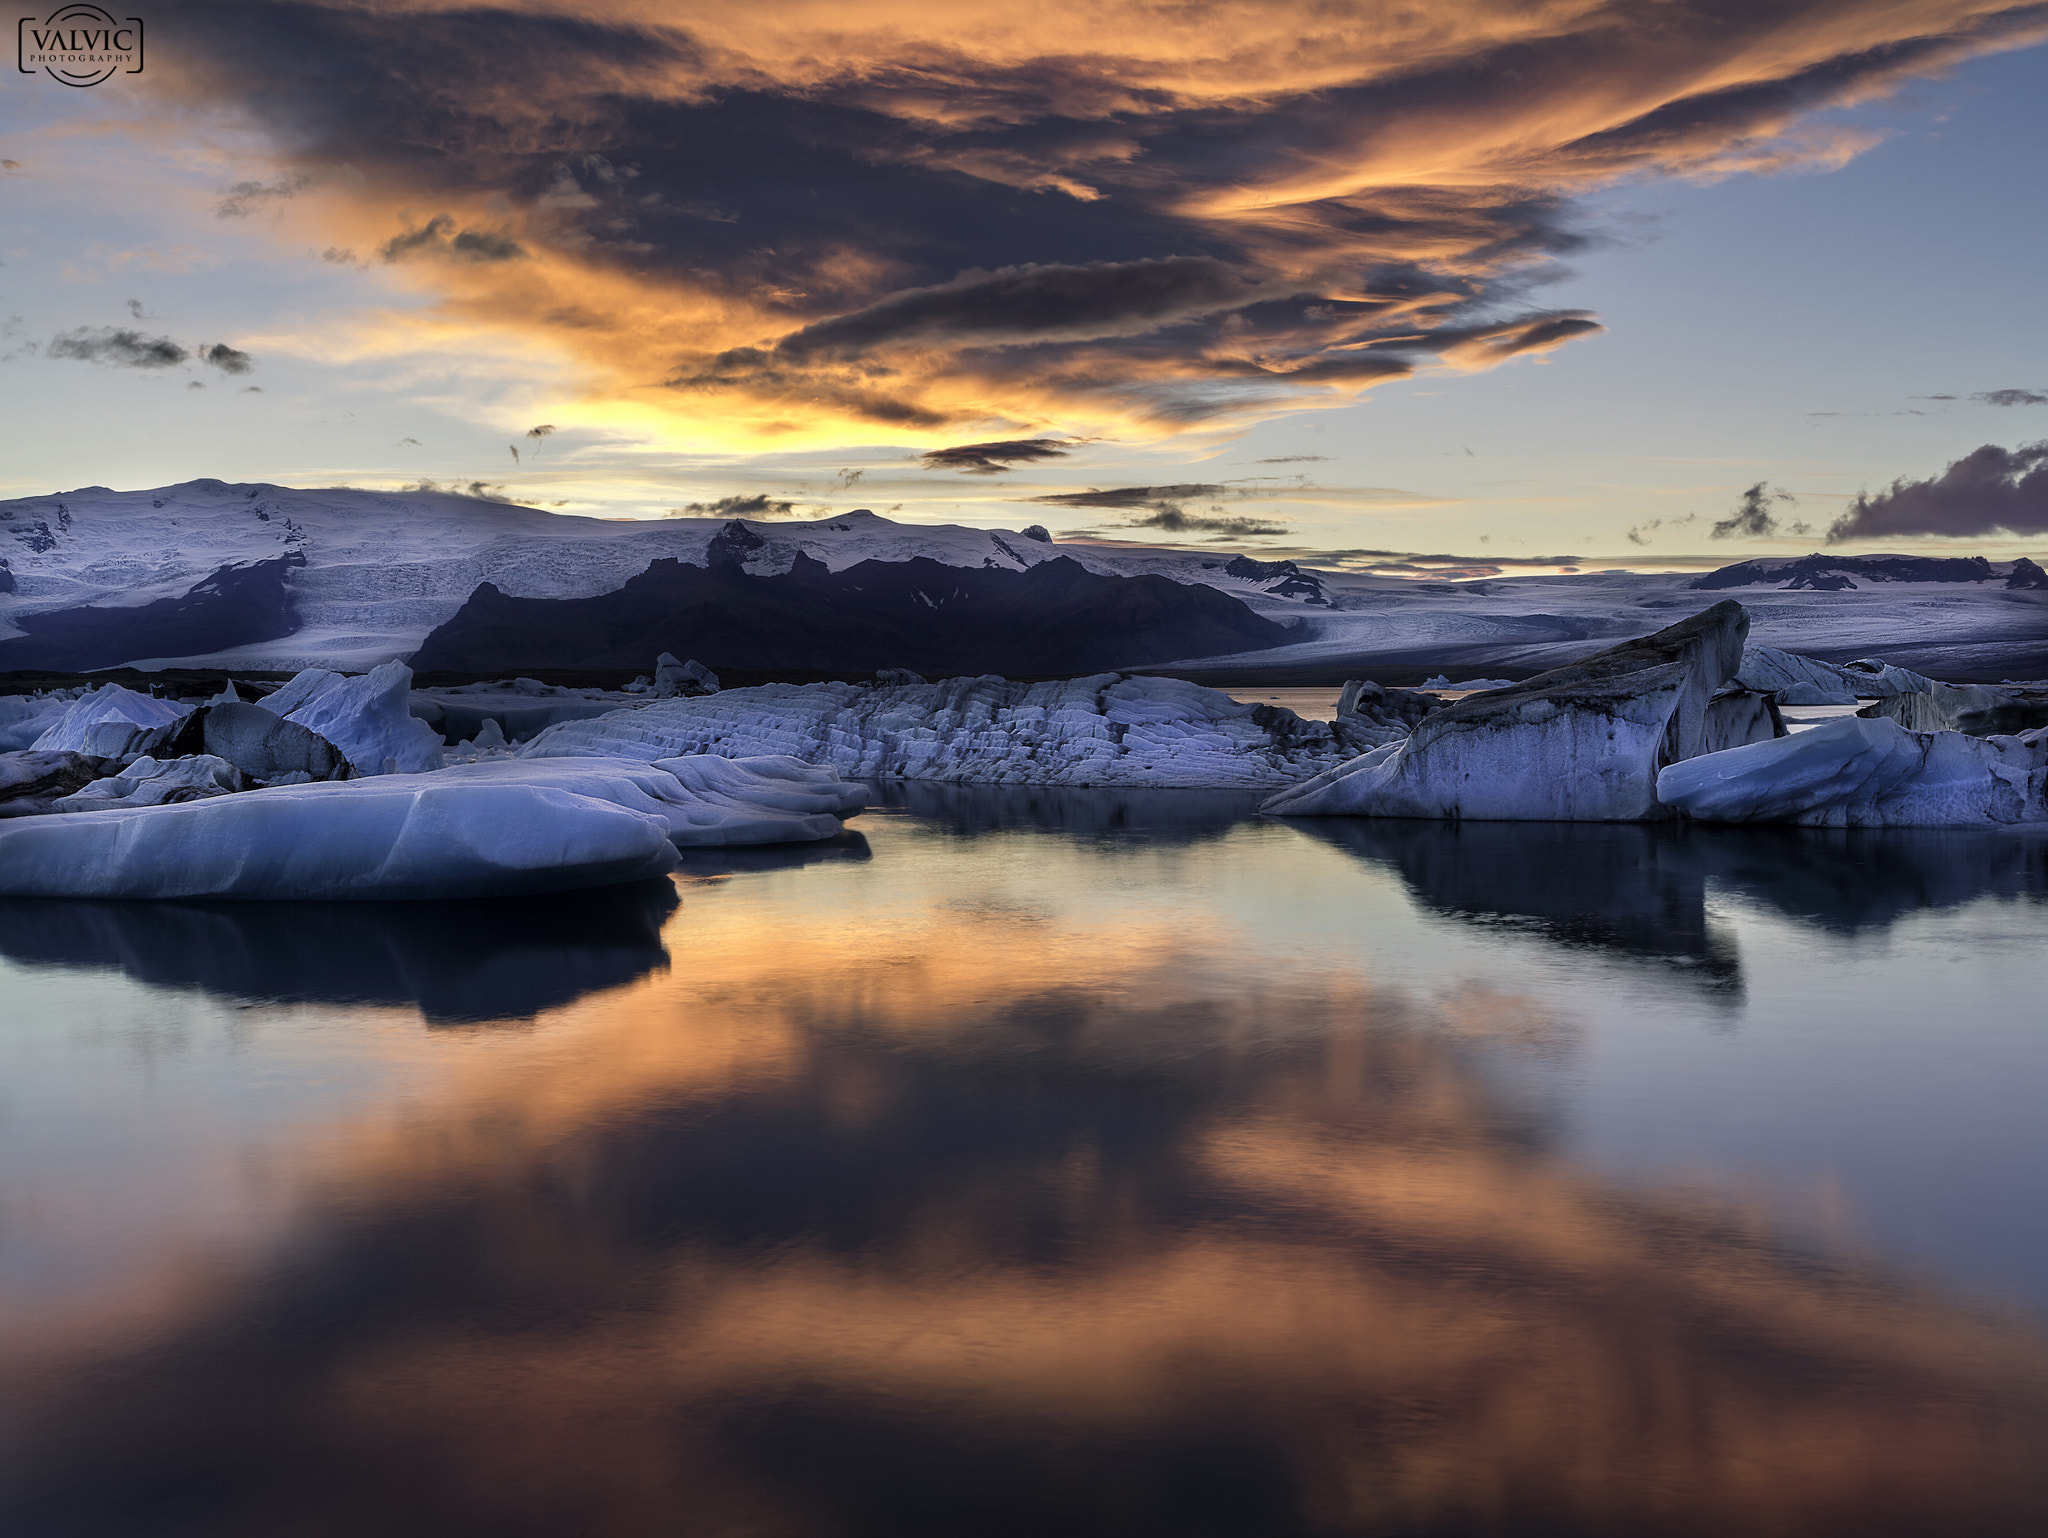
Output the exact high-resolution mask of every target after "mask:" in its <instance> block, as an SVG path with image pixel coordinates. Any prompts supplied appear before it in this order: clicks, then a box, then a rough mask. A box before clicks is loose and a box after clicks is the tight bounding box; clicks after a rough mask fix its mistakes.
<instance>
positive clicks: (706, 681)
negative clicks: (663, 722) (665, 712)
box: [654, 652, 718, 700]
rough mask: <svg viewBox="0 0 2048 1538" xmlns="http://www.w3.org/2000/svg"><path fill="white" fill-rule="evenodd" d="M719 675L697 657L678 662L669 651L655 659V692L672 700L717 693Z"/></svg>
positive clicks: (659, 696)
mask: <svg viewBox="0 0 2048 1538" xmlns="http://www.w3.org/2000/svg"><path fill="white" fill-rule="evenodd" d="M717 692H718V675H717V674H716V673H714V672H712V671H711V669H709V668H707V667H706V666H704V664H703V663H701V662H699V661H698V660H697V659H696V658H695V657H692V658H691V659H690V660H689V661H688V662H678V661H677V660H676V659H675V658H674V657H673V656H671V655H670V654H669V653H667V652H663V653H662V654H661V655H660V656H659V657H657V658H656V659H655V661H654V694H655V697H656V698H657V699H664V700H672V699H675V698H677V697H679V696H683V695H698V694H716V693H717Z"/></svg>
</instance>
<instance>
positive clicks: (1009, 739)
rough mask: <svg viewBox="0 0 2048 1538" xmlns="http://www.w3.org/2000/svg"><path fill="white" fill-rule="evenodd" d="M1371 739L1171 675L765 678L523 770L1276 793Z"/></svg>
mask: <svg viewBox="0 0 2048 1538" xmlns="http://www.w3.org/2000/svg"><path fill="white" fill-rule="evenodd" d="M1375 740H1377V739H1376V738H1375V737H1373V736H1371V735H1363V734H1354V733H1353V732H1352V730H1351V728H1350V727H1348V726H1347V725H1346V724H1345V723H1343V722H1338V723H1326V722H1322V721H1304V720H1302V719H1301V717H1299V716H1297V715H1296V714H1295V713H1294V712H1293V711H1291V710H1281V709H1277V708H1275V707H1273V706H1270V705H1243V704H1239V703H1238V702H1237V701H1236V700H1233V699H1232V698H1230V696H1229V695H1227V694H1223V693H1220V692H1218V691H1217V690H1214V689H1204V688H1202V687H1200V686H1199V685H1196V684H1190V683H1183V682H1181V681H1180V680H1178V679H1173V678H1142V677H1130V676H1127V675H1122V674H1117V673H1098V674H1095V675H1093V676H1091V677H1087V678H1071V679H1063V680H1060V681H1058V682H1053V683H1037V684H1024V683H1011V682H1008V681H1006V680H1004V679H1001V678H994V677H984V678H953V679H947V680H945V681H943V682H941V683H935V684H903V685H890V686H884V687H875V686H870V685H859V684H839V683H828V684H764V685H762V686H761V687H759V688H753V689H728V690H726V691H725V692H723V693H721V694H714V695H709V696H705V697H702V698H697V699H672V700H659V701H655V702H652V703H649V704H645V705H633V706H628V707H626V708H625V709H623V710H616V711H613V712H612V713H611V714H610V715H607V716H601V717H599V718H598V719H596V720H594V721H568V722H563V723H562V724H560V725H558V726H551V727H549V728H548V729H547V730H546V731H544V732H542V733H541V734H540V735H539V736H538V737H536V738H534V740H533V741H532V742H529V743H527V744H526V745H525V746H524V747H523V748H521V749H520V751H519V757H520V759H521V761H525V762H530V761H532V760H534V759H545V758H574V757H617V758H632V759H639V760H642V761H654V760H661V761H663V762H666V761H667V760H669V759H671V758H673V757H678V756H682V755H689V754H712V755H716V756H718V757H721V758H736V759H748V758H753V757H755V756H759V755H776V756H788V757H791V758H795V759H798V760H802V761H805V762H808V763H815V764H826V765H829V766H831V768H832V769H834V770H835V771H837V772H838V773H839V774H840V775H843V776H845V777H846V778H848V779H877V778H881V779H905V780H941V781H949V782H953V783H966V784H991V785H1096V786H1122V785H1128V786H1141V785H1142V786H1158V787H1174V786H1186V787H1211V788H1216V787H1230V788H1237V789H1247V790H1260V789H1275V788H1277V787H1279V786H1282V785H1288V784H1292V783H1294V782H1296V781H1298V780H1301V779H1304V778H1306V777H1307V776H1309V775H1312V774H1315V773H1317V772H1319V771H1321V770H1323V769H1327V768H1331V767H1333V766H1334V765H1337V764H1340V763H1343V762H1345V761H1347V760H1348V759H1350V758H1352V757H1353V756H1354V755H1355V754H1356V753H1358V752H1359V751H1360V749H1361V748H1363V747H1366V746H1368V745H1370V744H1371V742H1373V741H1375Z"/></svg>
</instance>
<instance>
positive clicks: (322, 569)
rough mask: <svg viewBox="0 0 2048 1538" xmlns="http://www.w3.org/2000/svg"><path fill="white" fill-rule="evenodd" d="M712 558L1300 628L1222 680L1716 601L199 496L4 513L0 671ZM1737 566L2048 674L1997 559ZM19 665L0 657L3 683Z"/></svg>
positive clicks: (1851, 629)
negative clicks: (284, 613) (1137, 591)
mask: <svg viewBox="0 0 2048 1538" xmlns="http://www.w3.org/2000/svg"><path fill="white" fill-rule="evenodd" d="M714 541H723V545H722V548H723V549H724V550H725V552H726V553H727V554H728V555H729V556H734V557H736V558H737V559H738V561H739V564H740V565H741V567H742V568H743V569H744V570H745V571H747V572H749V573H751V574H755V575H770V574H775V573H781V572H787V571H788V570H789V568H790V565H791V563H792V562H794V561H795V559H796V557H797V555H798V554H799V552H801V553H802V554H805V555H807V556H809V557H811V558H812V559H814V560H817V561H819V562H821V563H823V564H824V565H825V566H826V567H827V568H828V569H830V570H832V571H843V570H845V569H846V568H847V567H850V566H853V565H855V564H857V563H859V562H861V561H865V560H881V561H908V560H911V559H914V558H919V557H923V558H928V559H931V560H935V561H940V562H943V563H945V564H947V565H951V566H960V567H976V568H992V569H999V570H1007V571H1023V570H1025V569H1027V568H1029V567H1033V566H1036V565H1038V564H1040V563H1042V562H1044V561H1047V560H1052V559H1056V558H1058V557H1061V556H1066V557H1069V558H1072V559H1073V560H1076V561H1078V562H1080V563H1081V564H1082V565H1083V566H1084V567H1086V568H1087V569H1088V570H1089V571H1091V572H1095V573H1098V574H1101V575H1105V576H1140V575H1155V576H1164V577H1167V578H1170V579H1172V580H1173V581H1176V582H1181V583H1188V584H1200V585H1202V586H1206V587H1210V588H1214V589H1215V590H1217V591H1219V592H1223V593H1227V594H1229V595H1230V596H1232V597H1234V598H1237V599H1240V600H1242V601H1243V602H1244V603H1245V604H1246V605H1247V606H1248V607H1249V608H1251V609H1252V610H1253V611H1254V612H1255V613H1257V614H1260V615H1262V616H1265V617H1267V618H1271V619H1275V620H1279V621H1282V622H1287V623H1293V624H1298V625H1300V627H1301V630H1300V634H1301V640H1300V641H1298V642H1296V643H1293V644H1290V645H1286V646H1281V647H1277V648H1273V649H1269V650H1261V651H1254V652H1246V653H1242V654H1238V655H1224V656H1209V657H1189V658H1182V659H1177V660H1176V661H1174V662H1171V663H1163V664H1156V665H1154V667H1153V670H1154V671H1161V670H1165V669H1168V668H1177V669H1181V670H1189V669H1194V668H1202V669H1215V670H1226V671H1227V670H1235V671H1243V672H1257V673H1261V674H1267V675H1271V676H1274V677H1275V678H1276V680H1278V679H1280V678H1281V676H1282V675H1284V674H1286V673H1287V672H1288V670H1290V669H1297V670H1299V669H1313V670H1318V671H1321V672H1329V671H1330V670H1333V669H1334V670H1337V671H1338V672H1339V673H1340V674H1341V673H1342V672H1344V671H1356V672H1361V673H1363V672H1369V671H1370V669H1371V668H1372V667H1373V666H1374V665H1375V663H1378V664H1380V665H1382V666H1391V665H1400V664H1403V663H1406V662H1411V661H1412V662H1415V663H1418V664H1422V665H1426V666H1428V667H1429V668H1430V669H1431V670H1434V669H1435V668H1436V667H1438V666H1445V667H1451V668H1454V669H1463V670H1465V671H1468V672H1470V671H1481V670H1483V669H1485V668H1488V667H1493V666H1501V667H1515V668H1522V669H1538V668H1548V667H1554V666H1557V665H1558V664H1560V663H1562V662H1566V661H1570V660H1573V659H1575V658H1577V657H1581V656H1585V655H1587V654H1589V653H1591V652H1594V651H1597V650H1599V649H1600V648H1601V647H1603V646H1605V645H1608V644H1611V643H1612V642H1614V641H1616V640H1621V639H1625V638H1627V637H1631V636H1639V635H1644V634H1647V633H1649V632H1651V631H1654V630H1657V629H1660V628H1662V627H1663V626H1664V625H1667V624H1669V623H1670V622H1671V621H1672V620H1674V619H1679V618H1682V617H1684V616H1685V615H1687V614H1691V613H1694V612H1696V611H1698V610H1699V609H1701V608H1704V607H1705V606H1706V605H1707V604H1708V603H1710V602H1712V601H1713V598H1714V597H1717V596H1722V594H1721V593H1719V592H1715V593H1708V592H1706V591H1704V590H1702V589H1700V588H1697V587H1695V584H1696V583H1698V582H1700V581H1702V580H1703V579H1701V578H1698V577H1696V576H1693V575H1691V574H1684V573H1680V574H1658V575H1638V574H1630V573H1589V574H1585V575H1580V576H1549V577H1501V578H1491V579H1487V580H1483V581H1475V582H1434V581H1405V580H1400V579H1395V578H1388V577H1372V576H1361V575H1357V574H1352V573H1344V572H1330V571H1311V570H1306V569H1301V568H1297V567H1296V566H1295V565H1293V563H1290V562H1267V561H1258V560H1254V559H1250V558H1247V557H1243V556H1235V557H1233V556H1230V555H1226V554H1222V553H1219V552H1215V551H1186V550H1174V549H1168V548H1158V549H1146V550H1134V549H1130V548H1127V547H1117V546H1107V545H1097V544H1090V543H1087V542H1083V541H1061V542H1058V543H1054V542H1052V541H1051V540H1049V539H1047V538H1046V537H1044V531H1043V530H1041V529H1033V530H1030V531H1025V532H1019V531H1010V530H1000V529H978V528H968V527H963V526H958V525H923V524H905V523H897V522H893V521H891V520H889V519H887V518H882V517H878V516H876V515H875V514H873V513H868V512H858V513H849V514H846V515H844V516H839V517H833V518H826V519H821V520H818V521H815V522H808V523H793V522H765V523H764V522H753V523H744V524H739V523H734V522H732V521H728V520H719V519H709V518H685V519H672V520H664V521H660V522H615V521H609V520H605V519H597V518H584V517H571V516H565V515H561V514H556V513H549V512H545V511H542V510H540V509H537V508H528V507H519V506H514V505H511V504H506V503H497V502H488V501H480V500H477V499H474V498H468V497H457V496H450V495H446V494H441V493H423V492H375V491H358V490H348V489H332V490H313V491H298V490H293V489H291V488H287V487H280V486H271V485H229V484H227V483H224V482H221V481H214V480H199V481H190V482H186V483H184V484H182V485H178V486H169V487H163V488H160V489H157V490H153V491H130V492H117V491H109V490H106V489H104V488H96V487H88V488H86V489H84V490H80V491H73V492H65V493H63V494H61V495H53V496H45V497H30V498H23V499H19V500H16V501H12V502H7V503H0V563H4V564H0V654H4V648H5V647H6V644H7V643H8V642H9V641H10V640H12V639H19V638H24V637H27V636H28V634H29V632H28V631H27V630H25V629H24V622H25V621H30V620H33V619H35V618H37V617H38V616H50V615H57V614H61V613H64V612H67V611H83V610H94V611H130V610H140V609H143V608H146V607H147V606H149V605H151V604H177V603H180V602H185V601H188V600H189V601H190V602H192V603H194V604H197V603H199V602H200V601H201V600H202V599H204V598H205V596H206V595H205V593H204V592H203V591H200V590H201V589H202V588H203V587H204V585H205V584H207V583H209V582H215V581H217V580H219V579H220V578H221V574H222V573H223V572H228V573H229V574H230V575H231V576H232V575H235V574H240V579H241V580H244V581H247V582H250V583H252V584H257V585H261V583H263V582H272V581H281V582H282V584H283V595H284V597H285V599H286V600H288V606H289V609H290V610H291V611H292V613H293V616H294V618H292V619H290V620H287V621H284V622H282V623H280V624H279V625H278V626H277V627H275V628H277V629H279V630H280V631H283V630H287V629H288V631H289V633H281V634H277V635H274V636H272V637H271V638H270V639H265V640H256V641H245V642H240V643H237V644H234V645H221V646H211V647H209V648H207V649H201V650H185V651H178V652H153V653H141V652H138V653H135V654H133V655H123V656H119V657H114V658H108V659H107V660H105V661H103V662H99V663H96V664H95V665H96V666H115V665H119V664H122V663H125V664H127V665H130V666H135V667H141V668H162V667H171V666H180V667H238V668H248V669H266V670H288V671H296V670H298V669H301V668H309V667H319V668H328V669H335V670H342V671H362V670H365V669H368V668H370V667H373V666H375V665H376V664H378V663H381V662H387V661H391V660H393V659H398V658H404V657H406V656H409V655H410V654H411V653H412V652H413V651H414V650H416V649H417V648H418V647H419V645H420V644H421V642H422V641H423V640H424V639H425V638H426V636H427V634H428V633H429V632H430V631H431V630H433V629H434V628H435V627H436V626H438V625H440V624H442V623H444V622H445V621H447V620H448V619H449V618H451V617H452V616H453V615H454V614H455V613H456V611H457V610H458V609H460V608H461V607H462V604H463V602H464V600H465V599H467V598H468V597H469V595H470V594H471V593H472V592H474V591H475V589H476V588H477V586H478V585H479V584H480V583H483V582H490V583H492V584H494V585H495V586H496V587H497V588H498V589H499V590H500V591H502V592H503V593H505V594H507V595H510V596H514V597H522V598H590V597H596V596H599V595H603V594H607V593H612V592H616V591H617V590H618V589H619V588H620V587H621V586H622V585H623V584H624V583H625V582H626V581H627V580H628V579H630V578H632V577H635V576H637V575H639V574H641V573H642V572H644V571H645V570H646V569H647V566H648V564H649V563H650V562H652V561H654V560H656V559H660V558H664V557H666V558H672V559H675V560H679V561H682V562H686V563H689V564H692V565H703V564H706V563H707V562H708V558H709V557H708V552H709V551H710V550H711V548H712V545H713V542H714ZM1912 561H1921V562H1922V563H1923V564H1925V561H1924V558H1909V559H1908V564H1909V565H1910V564H1911V562H1912ZM1750 564H1754V565H1756V566H1758V567H1759V573H1758V576H1759V580H1758V581H1757V582H1755V583H1754V584H1751V585H1744V586H1740V587H1737V588H1733V589H1728V590H1727V592H1726V596H1734V597H1739V598H1740V599H1741V600H1742V602H1743V604H1744V606H1745V607H1746V608H1747V609H1748V611H1749V615H1750V626H1751V629H1750V639H1751V642H1752V644H1757V645H1768V646H1774V647H1780V648H1782V649H1784V650H1787V651H1793V652H1799V653H1803V654H1808V655H1814V656H1819V657H1823V658H1826V659H1828V660H1831V661H1848V660H1852V659H1854V658H1858V657H1863V656H1871V655H1876V656H1883V657H1885V658H1887V659H1889V660H1891V661H1894V662H1897V663H1900V664H1902V665H1905V666H1908V667H1912V668H1915V669H1917V670H1918V671H1921V672H1923V673H1931V674H1933V675H1935V676H1942V677H1950V678H1959V677H1967V678H1974V679H1980V680H1986V681H1990V680H1996V679H1998V678H2001V677H2006V676H2013V677H2028V676H2040V675H2043V674H2048V590H2044V589H2043V588H2041V587H2025V586H2017V587H2016V586H2008V585H2007V583H2008V582H2009V581H2012V580H2015V573H2014V568H2013V566H2012V563H1994V565H1993V566H1992V567H1990V568H1989V569H1988V570H1987V575H1986V579H1985V580H1981V581H1970V582H1944V581H1929V580H1904V581H1899V580H1890V581H1887V580H1876V579H1874V578H1872V577H1870V576H1868V575H1865V574H1854V573H1852V574H1851V575H1850V576H1848V577H1847V578H1843V579H1841V580H1842V581H1843V582H1844V583H1845V585H1843V586H1839V587H1830V586H1827V585H1825V581H1823V583H1822V585H1815V579H1814V578H1813V576H1812V574H1811V572H1810V571H1808V570H1807V569H1806V567H1810V566H1811V565H1812V562H1811V560H1810V559H1807V560H1806V562H1805V565H1804V566H1800V565H1798V564H1797V563H1793V562H1789V561H1788V562H1780V563H1777V565H1776V567H1775V568H1773V566H1772V564H1771V563H1750ZM1822 564H1823V565H1826V564H1827V563H1826V562H1823V563H1822ZM1717 575H1725V573H1724V574H1717ZM1787 582H1797V583H1799V584H1801V585H1800V586H1797V587H1788V586H1786V585H1785V584H1786V583H1787ZM215 602H216V608H218V606H219V600H217V599H216V601H215ZM707 660H713V661H714V662H715V659H707ZM653 662H654V659H653V658H652V657H650V658H648V663H647V665H648V666H649V667H650V668H651V667H652V666H653ZM22 665H23V664H21V663H19V662H16V663H8V662H6V661H4V660H0V670H4V669H5V668H7V667H10V666H15V667H19V666H22ZM1299 681H1302V682H1309V681H1312V680H1309V679H1301V680H1299Z"/></svg>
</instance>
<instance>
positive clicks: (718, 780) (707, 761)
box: [428, 758, 867, 848]
mask: <svg viewBox="0 0 2048 1538" xmlns="http://www.w3.org/2000/svg"><path fill="white" fill-rule="evenodd" d="M428 778H431V779H433V780H434V781H436V782H439V783H447V784H458V785H535V786H546V787H550V788H553V789H557V790H564V791H570V792H573V793H575V794H576V795H580V796H592V797H595V798H597V799H598V800H601V801H609V802H611V803H612V804H613V805H615V806H623V807H626V808H629V809H630V810H632V811H636V812H641V813H644V814H646V815H648V816H652V817H659V818H662V819H663V820H664V821H665V822H666V824H667V826H668V830H669V837H670V838H671V839H673V840H674V841H675V842H676V843H677V844H680V845H684V846H686V847H691V848H720V847H725V846H728V845H740V844H787V843H805V842H809V841H811V840H814V839H825V838H832V837H835V836H836V835H837V834H838V833H839V832H840V831H841V829H840V824H839V818H840V817H841V816H848V815H851V814H852V813H854V812H857V811H859V810H860V809H861V808H862V807H863V806H865V805H866V804H867V787H865V786H862V785H849V784H847V783H845V782H844V781H842V780H840V779H839V778H838V776H837V775H835V774H834V773H833V772H832V771H831V770H829V769H820V768H818V767H817V766H815V765H812V764H806V763H800V762H798V761H797V760H796V759H793V758H745V759H727V758H670V759H664V760H662V761H661V762H660V763H646V762H642V761H639V760H634V759H625V758H543V759H523V760H515V759H494V760H488V761H485V762H481V763H474V764H457V765H454V766H452V767H450V768H447V769H443V770H441V771H439V772H438V773H436V774H434V775H431V776H428Z"/></svg>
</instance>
